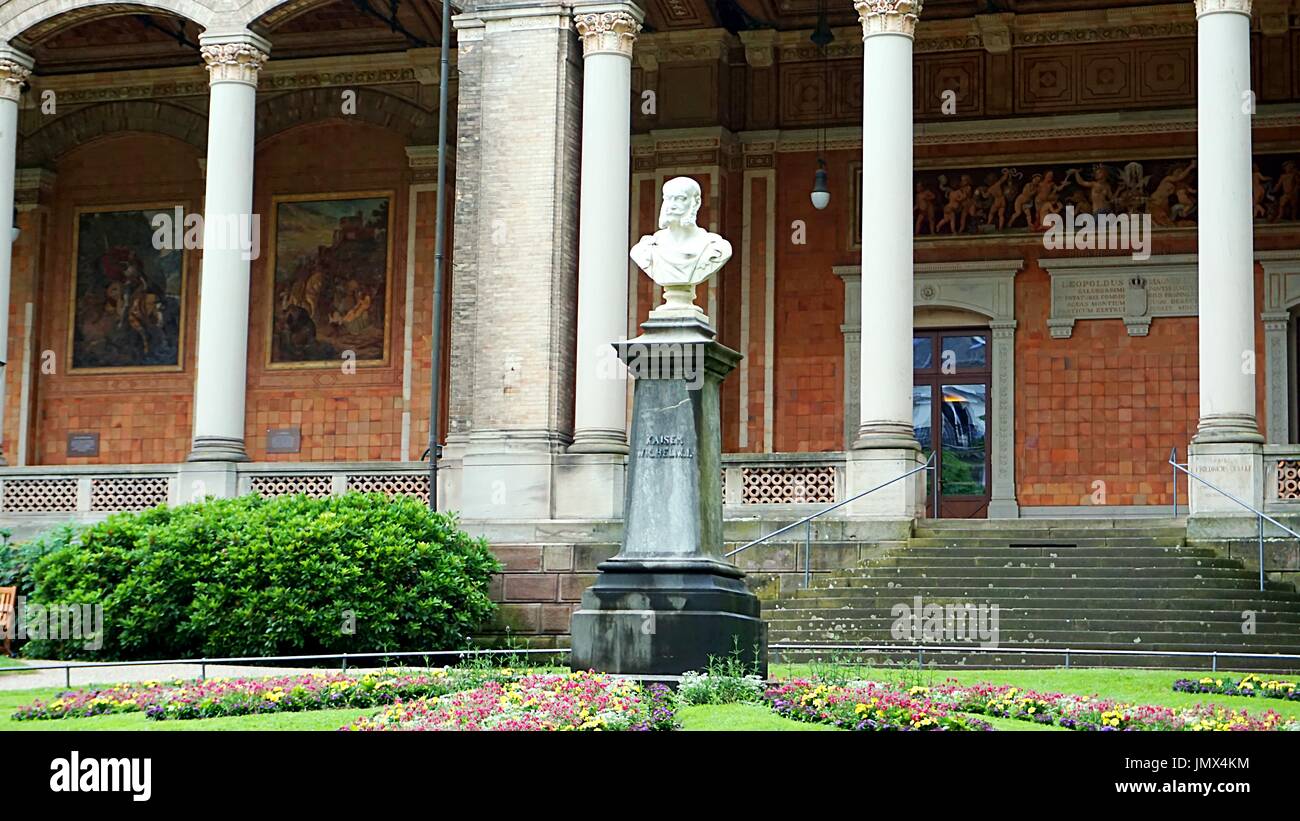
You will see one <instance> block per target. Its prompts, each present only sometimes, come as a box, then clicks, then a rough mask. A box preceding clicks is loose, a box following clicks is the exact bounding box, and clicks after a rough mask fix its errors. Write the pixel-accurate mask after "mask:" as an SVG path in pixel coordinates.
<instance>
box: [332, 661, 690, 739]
mask: <svg viewBox="0 0 1300 821" xmlns="http://www.w3.org/2000/svg"><path fill="white" fill-rule="evenodd" d="M674 703H675V702H674V699H673V696H672V694H671V693H670V691H669V690H668V688H667V687H664V686H663V685H658V684H657V685H653V686H651V687H649V688H646V687H643V686H642V685H640V684H637V683H636V682H633V681H629V680H626V679H615V678H611V677H609V676H606V675H601V674H598V673H585V672H581V671H579V672H575V673H569V674H567V675H559V674H532V675H527V676H524V677H523V678H521V679H518V680H516V681H491V682H488V683H486V684H484V685H482V686H481V687H477V688H475V689H472V690H465V691H461V692H457V693H452V694H450V695H447V696H442V697H434V698H425V699H417V700H415V701H402V702H398V703H396V704H394V705H392V706H391V707H389V708H387V709H385V710H382V711H380V712H379V713H378V714H376V715H373V716H367V717H363V718H360V719H357V720H356V721H354V722H353V723H351V724H349V725H348V726H346V727H344V728H342V729H344V730H671V729H674V728H675V727H676V722H675V718H674Z"/></svg>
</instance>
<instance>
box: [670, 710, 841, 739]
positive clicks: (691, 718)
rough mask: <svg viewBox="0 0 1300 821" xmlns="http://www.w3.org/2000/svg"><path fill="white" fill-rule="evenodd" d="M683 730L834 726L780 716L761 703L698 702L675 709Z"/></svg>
mask: <svg viewBox="0 0 1300 821" xmlns="http://www.w3.org/2000/svg"><path fill="white" fill-rule="evenodd" d="M677 718H678V720H679V721H681V723H682V729H683V730H830V731H832V732H838V730H837V729H836V728H835V727H827V726H826V725H824V724H809V723H807V722H804V721H794V720H792V719H788V718H782V717H781V716H779V715H777V714H776V713H774V712H772V711H771V710H770V709H768V708H767V707H764V706H763V705H761V704H701V705H698V706H696V707H684V708H682V709H681V710H678V711H677Z"/></svg>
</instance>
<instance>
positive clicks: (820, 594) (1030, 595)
mask: <svg viewBox="0 0 1300 821" xmlns="http://www.w3.org/2000/svg"><path fill="white" fill-rule="evenodd" d="M916 596H921V597H922V598H924V599H925V600H926V603H927V604H928V603H930V601H931V600H933V601H934V602H935V603H940V602H947V601H952V602H958V601H962V602H966V601H970V602H974V603H976V604H979V603H980V602H985V603H988V604H1000V605H1002V606H1004V607H1005V606H1008V605H1011V604H1013V603H1019V602H1043V601H1049V602H1050V601H1052V600H1054V599H1059V600H1061V602H1062V604H1061V606H1069V607H1091V606H1097V605H1093V604H1092V602H1094V601H1104V602H1124V603H1127V605H1128V606H1129V607H1132V606H1133V603H1134V602H1141V603H1142V604H1143V605H1145V606H1148V607H1153V606H1159V605H1157V602H1163V601H1166V600H1173V601H1177V600H1178V599H1185V600H1188V601H1189V603H1190V602H1205V601H1209V602H1214V603H1215V605H1214V609H1216V610H1230V609H1232V608H1233V607H1235V606H1236V605H1237V604H1238V603H1242V604H1243V606H1244V608H1245V609H1249V608H1251V607H1253V606H1258V607H1264V606H1274V607H1278V608H1281V607H1300V595H1297V594H1295V593H1287V592H1286V591H1282V590H1276V589H1268V590H1264V591H1260V590H1258V589H1238V590H1224V589H1221V588H1214V587H1163V588H1154V587H1131V588H1116V587H1053V588H1043V587H1000V588H989V587H987V586H983V587H938V586H931V587H894V588H882V589H879V590H871V589H863V588H843V589H839V590H816V589H814V590H799V591H796V593H795V595H794V596H792V597H788V598H785V599H783V601H785V602H790V603H797V605H798V606H799V607H842V606H844V605H846V604H848V605H851V606H854V607H870V606H875V605H884V606H886V607H891V606H893V605H894V604H897V603H898V602H900V601H902V602H908V601H911V600H912V599H913V598H914V597H916ZM1066 602H1068V605H1067V604H1065V603H1066ZM1225 602H1231V604H1224V603H1225ZM814 603H815V604H814ZM1101 606H1104V605H1101ZM1189 606H1195V605H1194V604H1190V605H1189Z"/></svg>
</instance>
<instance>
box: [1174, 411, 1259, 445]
mask: <svg viewBox="0 0 1300 821" xmlns="http://www.w3.org/2000/svg"><path fill="white" fill-rule="evenodd" d="M1221 443H1232V444H1236V443H1244V444H1254V445H1262V444H1264V437H1263V435H1262V434H1260V432H1259V425H1258V424H1257V423H1256V421H1255V416H1254V415H1253V414H1242V413H1216V414H1211V415H1209V416H1202V417H1201V421H1200V422H1199V423H1198V424H1197V426H1196V435H1195V436H1193V437H1192V444H1194V445H1200V444H1206V445H1208V444H1221Z"/></svg>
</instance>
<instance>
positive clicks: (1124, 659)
mask: <svg viewBox="0 0 1300 821" xmlns="http://www.w3.org/2000/svg"><path fill="white" fill-rule="evenodd" d="M1087 649H1099V648H1086V649H1080V650H1075V649H1074V648H1070V650H1071V652H1070V656H1069V659H1068V662H1069V664H1070V665H1072V666H1077V667H1084V666H1087V667H1123V668H1130V669H1162V670H1204V671H1205V672H1206V673H1207V674H1209V673H1210V671H1211V670H1213V669H1217V670H1218V671H1220V672H1225V671H1229V670H1232V671H1241V672H1276V673H1294V672H1297V671H1300V660H1296V659H1284V658H1278V659H1269V658H1232V657H1220V658H1218V659H1213V660H1212V659H1210V658H1207V657H1203V656H1144V655H1129V654H1122V655H1101V654H1092V655H1089V654H1088V652H1087ZM1115 649H1118V648H1115ZM1145 649H1147V650H1154V649H1170V648H1153V647H1148V648H1145ZM1172 649H1176V650H1181V651H1188V652H1211V653H1212V652H1214V650H1215V649H1216V648H1213V647H1205V646H1198V647H1186V646H1184V647H1177V648H1172ZM768 655H769V659H770V661H771V663H773V664H796V663H807V662H811V661H822V662H831V661H841V660H843V659H845V658H848V657H851V658H852V659H854V660H855V661H857V662H859V663H861V664H863V665H872V666H880V667H892V666H903V665H907V666H913V665H916V664H918V663H921V664H924V665H925V666H926V667H928V668H929V667H933V668H937V669H956V668H966V669H977V670H979V669H995V670H997V669H1014V668H1024V669H1039V668H1054V667H1061V666H1063V665H1065V664H1066V662H1067V659H1066V656H1065V654H1064V653H1016V651H1015V648H1014V647H1005V648H999V649H998V650H997V651H996V652H992V653H975V652H961V651H956V652H940V651H937V650H930V649H927V650H924V652H923V653H921V654H919V655H918V653H917V651H915V650H899V651H871V652H868V651H857V652H853V653H851V654H850V651H846V650H789V649H787V650H780V649H775V648H769V650H768ZM1170 683H1171V684H1172V682H1170Z"/></svg>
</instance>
